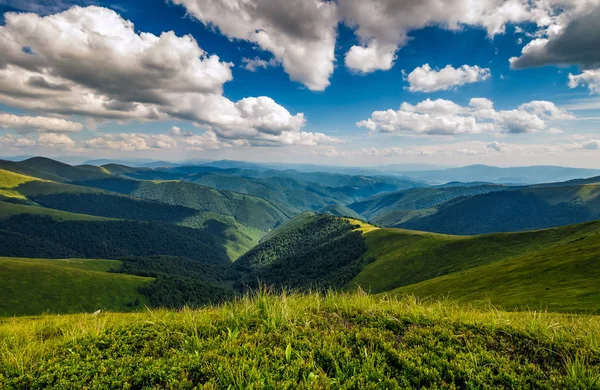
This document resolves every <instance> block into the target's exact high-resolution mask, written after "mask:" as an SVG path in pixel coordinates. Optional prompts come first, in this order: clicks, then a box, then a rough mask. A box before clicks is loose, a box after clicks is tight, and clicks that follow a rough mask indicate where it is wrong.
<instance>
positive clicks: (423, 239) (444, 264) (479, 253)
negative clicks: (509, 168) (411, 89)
mask: <svg viewBox="0 0 600 390" xmlns="http://www.w3.org/2000/svg"><path fill="white" fill-rule="evenodd" d="M348 221H350V222H348ZM342 222H344V223H346V224H347V225H344V223H342ZM346 240H347V241H346ZM347 248H351V250H349V251H347ZM338 260H339V261H338ZM599 261H600V222H589V223H584V224H579V225H569V226H564V227H560V228H554V229H546V230H536V231H528V232H522V233H498V234H488V235H478V236H450V235H441V234H434V233H424V232H416V231H408V230H402V229H378V228H375V227H373V226H369V225H368V224H360V223H359V222H354V221H352V220H347V219H339V218H336V217H333V216H314V215H310V214H308V215H302V216H300V217H297V218H296V219H293V220H292V221H290V222H288V223H287V224H285V225H283V226H282V227H281V228H280V229H279V230H277V231H275V232H274V233H272V234H270V235H268V236H267V237H266V239H265V240H263V241H262V242H261V244H259V245H258V246H257V247H256V248H254V249H252V250H251V251H249V252H248V253H247V254H245V255H244V256H242V257H241V258H240V260H239V264H237V265H238V267H239V269H240V270H244V271H246V272H249V273H248V275H249V276H248V275H247V276H246V279H245V282H246V283H248V284H250V283H251V282H252V281H254V284H256V280H260V281H262V282H263V283H265V284H267V285H272V286H275V287H287V288H293V289H301V290H302V289H306V288H311V287H312V288H316V287H319V286H327V287H342V286H344V288H346V289H354V288H356V287H357V286H360V287H361V288H362V289H363V290H365V291H368V292H371V293H393V294H405V293H414V294H416V295H417V296H419V297H422V298H427V297H430V296H435V297H438V298H439V297H444V296H449V297H450V298H453V297H454V296H456V299H459V300H462V301H464V302H469V303H478V304H479V303H481V302H492V303H493V304H495V305H498V306H499V307H502V308H505V309H510V310H513V309H523V308H538V309H539V308H543V309H548V310H551V311H562V312H600V285H599V284H598V283H597V280H598V277H599V276H600V274H598V271H597V270H598V269H600V267H599V266H600V263H599ZM552 281H554V282H555V283H553V282H552Z"/></svg>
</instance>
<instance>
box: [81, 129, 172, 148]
mask: <svg viewBox="0 0 600 390" xmlns="http://www.w3.org/2000/svg"><path fill="white" fill-rule="evenodd" d="M83 145H84V146H85V147H86V148H89V149H109V150H121V151H128V152H132V151H145V150H153V149H172V148H175V147H176V146H177V141H176V140H175V139H173V138H172V137H170V136H168V135H164V134H159V135H148V134H126V133H122V134H104V135H102V136H100V137H96V138H92V139H89V140H87V141H84V142H83Z"/></svg>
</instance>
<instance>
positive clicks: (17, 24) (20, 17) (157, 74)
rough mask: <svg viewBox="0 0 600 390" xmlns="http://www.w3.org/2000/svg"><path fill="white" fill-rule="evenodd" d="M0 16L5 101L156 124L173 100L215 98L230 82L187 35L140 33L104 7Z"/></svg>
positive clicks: (224, 68) (226, 70)
mask: <svg viewBox="0 0 600 390" xmlns="http://www.w3.org/2000/svg"><path fill="white" fill-rule="evenodd" d="M5 19H6V24H5V26H2V27H0V51H1V52H2V53H3V56H2V58H0V68H2V71H1V72H0V100H1V101H4V102H5V103H6V104H13V105H18V106H21V107H23V108H27V109H39V110H45V111H55V112H61V111H66V110H71V111H73V113H81V114H87V115H90V116H99V117H108V118H139V119H157V118H158V117H160V116H161V114H162V116H164V114H163V113H162V112H161V111H162V110H161V107H162V106H168V105H169V103H170V102H171V101H172V99H173V95H175V96H176V95H181V94H186V93H192V94H193V93H198V94H207V93H213V94H214V93H217V94H220V93H221V89H222V85H223V83H225V82H227V81H229V80H231V78H232V76H231V70H230V67H231V64H229V63H224V62H221V61H220V60H219V57H217V56H214V55H213V56H210V55H208V54H206V53H205V52H204V51H203V50H202V49H201V48H200V47H199V46H198V44H197V42H196V41H195V39H194V38H193V37H192V36H191V35H186V36H183V37H177V36H176V35H175V34H174V33H173V32H172V31H171V32H164V33H162V34H161V35H160V36H156V35H153V34H150V33H139V34H138V33H136V31H135V29H134V25H133V23H131V22H130V21H127V20H124V19H123V18H121V17H120V16H119V15H118V14H117V13H116V12H114V11H113V10H110V9H107V8H101V7H95V6H90V7H86V8H81V7H72V8H70V9H69V10H67V11H64V12H62V13H58V14H55V15H50V16H45V17H41V16H39V15H36V14H33V13H20V14H16V13H7V14H5ZM42 31H43V33H42ZM23 47H27V48H29V50H28V52H25V51H23ZM15 92H19V95H20V96H19V95H17V96H15ZM15 103H17V104H15ZM18 103H20V104H18Z"/></svg>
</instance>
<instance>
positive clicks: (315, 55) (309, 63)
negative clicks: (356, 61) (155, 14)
mask: <svg viewBox="0 0 600 390" xmlns="http://www.w3.org/2000/svg"><path fill="white" fill-rule="evenodd" d="M172 1H173V2H174V3H175V4H180V5H183V6H184V7H185V8H186V10H187V12H188V13H189V14H190V15H192V16H193V17H194V18H196V19H197V20H199V21H200V22H202V23H203V24H205V25H208V26H214V27H217V28H218V29H219V31H220V32H221V33H222V34H224V35H226V36H227V37H230V38H236V39H243V40H246V41H249V42H253V43H255V44H257V45H258V46H259V47H260V48H262V49H263V50H266V51H269V52H271V53H272V54H273V55H274V56H275V57H276V58H277V59H278V60H279V61H281V63H282V65H283V68H284V69H285V71H286V72H287V73H288V74H289V75H290V78H291V79H292V80H295V81H299V82H301V83H303V84H304V85H306V86H307V87H308V88H309V89H311V90H314V91H321V90H323V89H325V88H326V87H327V86H328V85H329V77H330V76H331V74H332V73H333V64H334V61H335V55H334V49H335V42H336V38H337V31H336V28H337V24H338V16H337V12H336V9H337V6H336V4H335V3H333V2H322V1H320V0H308V1H291V2H290V1H280V0H228V1H224V0H172Z"/></svg>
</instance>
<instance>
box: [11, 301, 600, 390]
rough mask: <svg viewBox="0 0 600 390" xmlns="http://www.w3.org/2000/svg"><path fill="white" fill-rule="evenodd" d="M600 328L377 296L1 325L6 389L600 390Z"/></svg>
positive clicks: (559, 318)
mask: <svg viewBox="0 0 600 390" xmlns="http://www.w3.org/2000/svg"><path fill="white" fill-rule="evenodd" d="M599 334H600V322H599V320H598V318H596V317H588V316H564V315H551V314H540V313H505V312H501V311H497V310H490V311H475V310H471V309H468V308H461V307H458V306H455V305H453V304H450V303H448V302H441V303H430V304H422V303H417V302H415V300H395V299H390V298H385V299H379V298H376V297H372V296H366V295H334V294H329V295H328V296H326V297H322V296H319V295H302V296H297V295H294V296H283V297H280V296H268V295H264V294H261V295H257V296H254V297H247V298H244V299H243V300H240V301H236V302H233V303H229V304H226V305H224V306H221V307H218V308H209V309H205V310H200V311H191V310H184V311H182V312H172V311H146V312H142V313H132V314H100V315H99V316H95V317H93V316H90V315H89V314H88V315H70V316H44V317H39V318H32V319H30V318H23V319H10V320H4V321H3V322H2V323H0V387H2V388H7V389H12V388H27V389H59V388H65V387H67V388H88V389H106V388H177V389H188V388H189V389H191V388H225V389H227V388H230V389H254V388H301V389H309V388H310V389H314V388H319V389H330V388H331V389H339V388H349V389H350V388H352V389H359V388H360V389H396V388H405V389H416V388H418V389H442V388H447V389H463V388H464V389H471V388H472V389H528V388H531V389H598V387H599V386H600V369H599V364H600V349H599V347H598V335H599Z"/></svg>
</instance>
